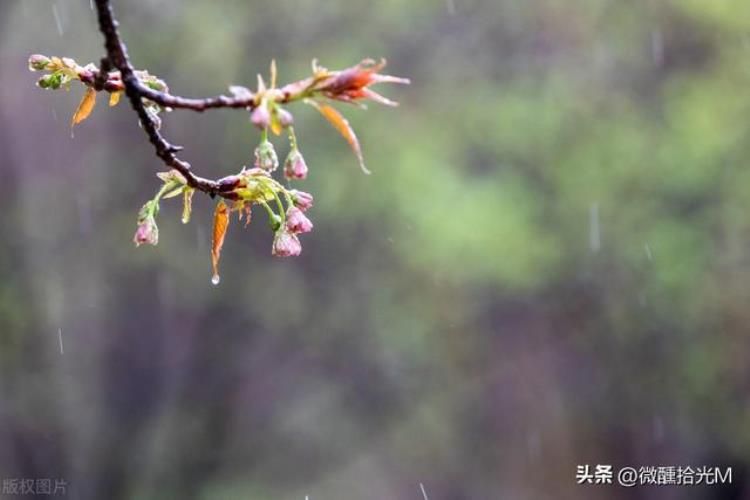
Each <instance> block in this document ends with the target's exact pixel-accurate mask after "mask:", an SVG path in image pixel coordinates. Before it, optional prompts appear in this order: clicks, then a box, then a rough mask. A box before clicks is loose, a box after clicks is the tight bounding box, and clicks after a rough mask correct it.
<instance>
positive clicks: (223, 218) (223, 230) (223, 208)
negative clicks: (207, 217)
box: [211, 200, 229, 285]
mask: <svg viewBox="0 0 750 500" xmlns="http://www.w3.org/2000/svg"><path fill="white" fill-rule="evenodd" d="M228 227H229V207H227V204H226V203H224V201H223V200H222V201H220V202H219V203H218V204H217V205H216V210H215V211H214V231H213V241H212V243H211V268H212V270H213V276H212V277H211V282H212V283H213V284H214V285H218V284H219V258H220V257H221V247H222V246H224V236H226V234H227V228H228Z"/></svg>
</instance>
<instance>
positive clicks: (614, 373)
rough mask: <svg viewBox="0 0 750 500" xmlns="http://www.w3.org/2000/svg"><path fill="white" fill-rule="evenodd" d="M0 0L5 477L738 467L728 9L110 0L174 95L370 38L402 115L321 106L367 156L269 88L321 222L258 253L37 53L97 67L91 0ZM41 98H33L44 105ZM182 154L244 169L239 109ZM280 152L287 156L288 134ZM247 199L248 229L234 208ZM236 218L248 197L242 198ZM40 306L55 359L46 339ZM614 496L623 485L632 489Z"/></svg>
mask: <svg viewBox="0 0 750 500" xmlns="http://www.w3.org/2000/svg"><path fill="white" fill-rule="evenodd" d="M52 5H54V6H55V8H56V9H57V17H58V18H59V20H60V23H61V25H62V31H63V32H62V34H59V33H58V30H57V29H56V21H55V18H54V14H53V12H52V11H51V7H50V4H49V2H28V1H23V0H10V1H6V2H4V3H3V5H0V24H2V31H0V33H2V34H0V64H1V66H0V67H1V68H2V69H1V70H0V151H2V155H1V157H2V161H0V172H2V175H3V178H4V179H5V180H6V181H5V182H3V183H2V185H1V186H0V194H2V195H3V196H2V197H0V204H1V205H2V210H0V227H1V228H2V235H3V244H2V245H0V256H1V258H0V270H2V273H3V274H2V276H3V277H4V280H3V283H1V284H0V396H1V397H2V401H3V404H2V406H0V422H1V423H2V424H3V425H2V430H0V442H7V443H9V445H8V446H7V447H6V446H0V450H8V451H0V476H5V477H37V476H39V477H49V476H51V477H58V476H65V477H67V478H68V479H69V483H70V484H71V488H72V489H73V491H75V492H76V498H105V497H106V498H144V499H145V498H211V499H215V498H290V499H291V498H304V496H305V495H310V498H313V499H350V498H389V499H396V498H419V495H420V494H421V493H420V491H419V483H420V482H422V483H424V484H425V486H426V487H427V490H428V492H429V493H430V498H456V499H458V498H467V499H468V498H534V499H538V498H602V497H601V496H600V495H603V494H605V495H607V498H626V496H625V493H626V492H624V491H622V490H617V489H607V490H606V491H605V490H604V489H598V490H597V489H595V488H594V489H588V490H581V489H574V471H575V466H576V465H577V464H584V463H592V464H595V463H616V464H630V465H635V466H638V465H659V464H669V465H686V464H689V465H704V464H705V465H714V464H715V465H733V466H734V467H735V468H736V469H735V470H736V471H737V474H738V476H737V477H738V479H737V483H738V484H739V486H737V485H735V486H736V488H735V489H725V490H722V489H719V488H717V489H714V490H711V491H704V490H697V489H696V490H690V491H687V490H680V491H672V490H670V491H666V490H664V491H661V490H660V492H659V493H660V494H662V493H663V496H659V498H741V497H740V494H741V493H740V492H741V491H742V488H743V487H744V488H745V491H746V488H747V485H745V484H744V483H742V481H746V479H744V476H742V471H746V470H747V467H748V466H749V465H750V461H748V453H750V433H749V432H748V427H747V421H748V418H749V417H750V415H749V413H748V408H750V406H748V404H749V401H748V395H747V387H746V385H747V383H746V381H747V380H748V377H749V376H750V371H749V370H750V369H749V368H748V366H749V365H748V364H747V355H748V349H749V347H750V345H749V344H748V336H747V333H748V326H747V325H748V324H750V313H748V308H747V304H748V301H750V285H749V284H750V257H749V256H750V217H748V212H749V211H750V173H748V172H750V171H749V170H748V161H747V158H748V157H750V142H749V141H748V140H747V138H748V134H749V133H750V120H749V119H748V116H750V91H749V90H748V89H749V88H750V86H749V84H750V63H749V62H748V54H750V37H749V35H748V33H750V11H748V9H750V4H748V3H747V2H742V1H740V0H736V1H730V0H714V1H710V2H707V1H700V0H680V1H676V0H675V1H662V2H652V1H646V0H642V1H634V2H618V1H615V0H586V1H579V2H568V1H561V0H534V1H525V2H521V1H488V0H446V1H434V0H431V1H428V0H414V1H411V2H408V3H406V2H402V1H395V0H387V1H382V2H369V3H367V2H360V1H356V2H343V1H330V2H323V3H321V2H311V1H296V2H292V1H276V2H270V1H268V2H267V1H258V2H244V1H239V0H233V1H227V2H221V5H220V7H218V6H217V4H216V3H212V2H207V1H203V0H191V1H183V2H177V1H174V0H172V1H167V2H139V3H137V4H136V3H132V2H131V3H123V2H116V5H115V7H116V9H117V11H118V14H119V17H120V21H121V29H122V32H123V36H124V39H125V40H126V42H127V43H128V46H129V49H130V54H131V57H132V58H133V59H134V61H135V63H136V64H137V65H138V66H139V67H142V68H148V69H149V70H150V71H153V72H154V73H155V74H158V75H160V76H161V77H163V78H164V79H165V80H166V81H167V82H168V83H169V85H170V88H171V89H172V90H173V91H174V92H176V93H179V94H182V95H190V96H199V95H204V94H205V95H212V94H215V93H217V92H221V91H223V90H224V88H225V87H226V85H228V84H248V85H252V82H254V80H255V74H256V73H258V72H265V71H266V70H267V65H268V62H269V61H270V60H271V59H272V58H276V60H277V61H278V63H279V71H280V79H281V80H282V81H288V80H293V79H297V78H299V77H301V76H303V75H305V74H306V73H307V72H308V71H309V70H308V65H309V61H310V59H312V58H313V57H318V58H320V60H321V63H322V64H324V65H326V66H328V67H331V68H334V67H343V66H347V65H351V64H352V63H355V62H357V61H358V60H360V59H361V58H362V57H365V56H372V57H378V56H381V55H382V56H385V57H387V58H388V59H389V63H390V65H389V67H388V72H389V73H392V74H396V75H403V76H407V77H410V78H411V79H412V82H413V83H412V85H411V86H410V87H408V88H393V87H391V88H383V89H381V90H382V91H383V93H384V94H386V95H387V96H389V97H393V98H394V99H395V100H398V101H400V102H401V104H402V105H401V107H400V108H398V109H396V110H391V109H384V108H379V107H375V106H371V109H370V110H368V111H367V113H362V112H360V111H358V110H355V109H346V108H345V109H344V112H345V113H346V114H347V116H348V117H349V119H350V121H351V123H352V125H353V126H354V128H355V130H356V131H357V133H358V135H359V136H360V139H361V142H362V145H363V149H364V153H365V158H366V161H367V164H368V166H369V167H370V168H371V169H372V170H373V171H374V173H373V175H371V176H364V175H362V174H361V172H360V171H359V169H358V168H357V165H356V160H355V159H354V158H353V156H352V155H351V152H350V151H349V149H348V147H347V146H346V144H345V142H344V141H343V140H342V139H341V138H340V137H339V136H338V135H337V134H336V133H335V131H333V130H332V129H331V128H330V127H329V126H328V125H327V124H326V123H324V122H323V121H322V120H321V118H320V117H319V116H318V115H317V114H316V113H315V112H314V110H307V109H292V110H291V111H293V112H294V114H295V118H296V123H297V126H296V128H297V130H298V132H299V140H300V147H301V150H302V151H303V153H304V154H305V158H306V160H307V163H308V165H309V166H310V168H311V176H310V179H309V180H308V181H306V182H305V183H301V184H299V185H298V186H299V188H300V189H305V190H308V191H310V192H313V193H314V194H315V197H316V205H315V207H314V208H313V209H312V210H311V212H310V216H311V217H312V218H313V221H314V223H315V231H314V233H312V234H311V235H309V237H307V238H306V239H305V242H304V250H303V254H302V256H301V257H300V258H298V259H296V260H278V259H276V260H274V259H272V258H271V257H270V244H269V241H270V238H269V236H270V235H269V232H268V229H267V228H266V227H265V226H264V224H262V223H261V224H257V223H256V224H253V225H252V226H251V228H250V229H249V230H242V229H240V227H239V225H238V224H234V225H233V226H232V227H230V229H229V234H228V236H227V243H226V245H225V249H224V253H223V257H222V268H223V273H222V274H223V279H222V284H221V286H220V287H218V288H214V287H211V286H210V285H209V262H210V260H209V246H210V241H209V238H210V213H211V202H210V201H209V200H207V199H204V198H201V199H198V197H196V200H195V207H194V220H193V222H191V224H190V225H189V226H182V225H181V224H179V213H180V208H179V206H178V205H179V204H178V203H175V204H174V205H173V206H171V207H170V206H169V205H168V202H165V203H164V204H163V205H164V206H163V210H162V213H161V214H160V231H161V234H160V244H159V246H158V247H157V248H155V249H144V248H141V249H138V250H137V251H136V250H135V249H133V248H132V246H131V244H130V238H131V235H132V231H133V230H134V228H135V225H134V220H135V212H136V210H137V208H138V207H139V206H140V205H141V203H142V202H143V201H145V200H146V199H148V198H149V197H150V196H151V194H150V193H151V192H152V191H153V190H154V189H155V188H156V186H157V184H158V183H157V180H156V178H155V177H154V176H153V173H154V172H155V171H156V170H157V169H159V168H160V167H159V163H158V161H157V160H156V158H155V157H154V156H153V153H152V152H151V149H150V148H149V145H148V144H147V143H146V140H145V138H144V137H143V135H142V133H141V131H140V130H138V127H137V126H136V125H135V122H134V117H133V116H132V114H131V113H129V110H127V109H126V107H125V106H120V107H119V108H118V109H117V110H114V111H113V110H105V107H104V106H100V107H98V108H97V109H96V110H95V111H94V113H93V115H92V117H91V118H89V120H88V121H87V122H86V123H85V124H83V125H82V126H81V127H80V128H79V129H77V130H76V137H75V140H72V141H71V140H70V139H69V137H68V136H69V132H68V129H67V123H68V119H69V118H68V117H69V116H70V113H72V111H73V109H74V108H75V105H76V104H77V102H78V99H79V96H78V95H77V94H76V95H75V96H74V95H70V96H67V95H63V94H60V93H42V92H41V91H39V90H38V89H35V88H34V87H33V75H29V74H27V73H26V70H25V65H26V62H25V61H26V58H27V56H28V54H29V53H34V52H40V53H46V54H54V53H60V55H70V56H73V57H75V58H76V59H77V60H79V61H81V62H83V61H86V60H87V59H88V60H91V61H96V60H98V58H99V57H100V54H101V48H100V47H101V40H100V38H99V36H98V33H97V32H96V28H95V20H94V15H93V13H92V12H91V11H90V10H89V7H88V2H86V1H83V0H81V1H79V2H63V1H62V0H55V1H53V2H52ZM50 109H52V110H54V111H55V113H56V115H57V116H58V117H59V119H55V118H54V117H51V116H50ZM164 120H165V125H164V132H165V134H166V135H167V137H169V138H170V139H171V140H173V141H174V142H176V143H178V144H183V145H185V146H186V151H185V155H184V156H185V158H186V159H187V160H188V161H190V162H191V163H192V164H193V166H194V168H195V170H196V172H198V173H199V174H201V175H206V176H212V177H220V176H222V175H226V174H229V173H232V172H236V171H237V170H238V169H239V167H240V166H241V165H242V164H246V163H248V162H249V161H250V158H251V154H252V150H253V147H254V146H255V143H256V141H257V134H256V133H255V131H254V130H253V129H252V127H251V126H250V124H249V122H248V117H247V116H244V114H243V113H241V112H236V111H235V112H232V111H220V112H215V113H206V114H201V115H194V114H189V113H188V112H185V111H182V112H174V113H172V114H170V115H166V116H165V118H164ZM278 149H279V154H280V155H281V156H282V157H283V155H284V154H285V152H286V149H285V146H283V145H281V146H280V147H279V148H278ZM259 220H260V219H258V221H259ZM256 222H257V221H256ZM59 328H61V329H62V331H63V338H64V341H65V354H64V355H60V353H59V346H58V338H57V332H58V329H59ZM627 498H630V497H627Z"/></svg>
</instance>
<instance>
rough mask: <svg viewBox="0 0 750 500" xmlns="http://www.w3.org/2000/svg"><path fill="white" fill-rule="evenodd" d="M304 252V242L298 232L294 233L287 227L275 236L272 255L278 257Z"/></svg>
mask: <svg viewBox="0 0 750 500" xmlns="http://www.w3.org/2000/svg"><path fill="white" fill-rule="evenodd" d="M301 252H302V244H301V243H300V242H299V238H297V235H296V234H292V233H290V232H289V231H287V230H286V229H285V228H282V229H281V230H279V231H277V232H276V235H275V236H274V238H273V248H272V250H271V255H274V256H276V257H296V256H297V255H299V254H300V253H301Z"/></svg>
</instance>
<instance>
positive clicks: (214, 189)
mask: <svg viewBox="0 0 750 500" xmlns="http://www.w3.org/2000/svg"><path fill="white" fill-rule="evenodd" d="M96 10H97V13H98V18H99V31H101V33H102V35H103V36H104V47H105V49H106V51H107V56H106V57H105V58H104V59H102V68H101V70H100V72H99V74H97V75H95V76H94V75H92V83H93V85H94V86H95V87H96V86H97V84H98V85H100V86H101V87H104V82H106V80H107V79H106V78H104V77H102V75H107V74H108V71H107V70H108V67H107V66H109V65H112V66H114V67H115V68H117V69H118V70H119V71H120V77H121V79H122V84H123V86H124V90H125V94H126V95H127V96H128V99H130V104H131V105H132V106H133V109H134V110H135V112H136V114H137V115H138V118H139V119H140V121H141V126H142V127H143V130H144V131H145V132H146V135H148V138H149V141H150V142H151V144H153V145H154V148H155V149H156V155H157V156H158V157H159V158H161V159H162V161H163V162H164V163H165V164H166V165H167V166H169V167H171V168H173V169H175V170H177V171H178V172H180V174H182V175H183V176H184V177H185V179H186V180H187V183H188V185H189V186H190V187H193V188H195V189H198V190H200V191H203V192H205V193H208V194H209V195H210V196H212V197H213V196H216V195H217V194H221V189H220V184H219V182H217V181H213V180H210V179H204V178H202V177H198V176H196V175H194V174H193V173H192V171H191V170H190V164H189V163H187V162H186V161H183V160H181V159H179V158H178V157H177V156H176V155H175V154H174V153H175V152H176V151H179V150H181V149H182V148H181V147H180V146H175V145H173V144H170V143H169V142H167V140H166V139H164V137H163V136H162V135H161V133H160V132H159V130H158V126H157V124H156V121H155V120H154V118H153V117H152V116H151V115H150V114H149V112H148V111H146V108H145V106H144V104H143V98H144V97H145V98H147V99H150V100H153V101H154V102H157V103H159V104H162V105H165V106H170V107H177V106H176V105H175V104H177V102H176V101H183V99H182V98H175V97H172V96H170V99H163V97H164V96H163V95H156V94H162V93H159V92H157V91H154V90H152V89H150V88H148V87H146V86H145V85H144V84H142V83H141V82H140V81H139V80H138V77H137V76H136V75H135V70H134V69H133V66H132V64H131V63H130V59H129V58H128V52H127V48H126V47H125V44H124V43H123V42H122V40H121V38H120V34H119V33H118V31H117V26H118V23H117V21H116V20H115V18H114V15H113V13H112V6H111V5H110V1H109V0H96ZM105 61H106V63H105ZM162 100H163V101H164V102H167V101H172V104H165V103H164V102H160V101H162ZM184 101H197V102H201V100H184ZM208 107H211V106H208ZM203 109H205V107H204V108H203Z"/></svg>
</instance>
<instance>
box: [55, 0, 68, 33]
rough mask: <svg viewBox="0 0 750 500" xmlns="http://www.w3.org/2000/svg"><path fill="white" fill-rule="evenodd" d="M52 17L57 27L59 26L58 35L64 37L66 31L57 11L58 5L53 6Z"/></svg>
mask: <svg viewBox="0 0 750 500" xmlns="http://www.w3.org/2000/svg"><path fill="white" fill-rule="evenodd" d="M52 16H53V17H54V18H55V25H56V26H57V34H58V35H60V36H63V34H64V33H65V30H64V29H63V25H62V21H61V20H60V12H59V11H58V10H57V4H56V3H53V4H52Z"/></svg>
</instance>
